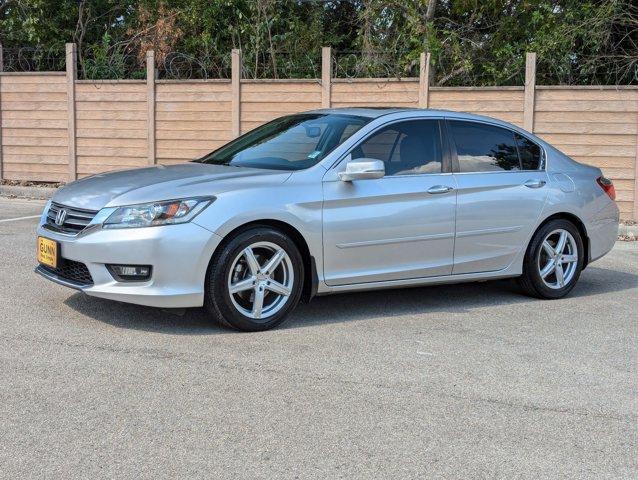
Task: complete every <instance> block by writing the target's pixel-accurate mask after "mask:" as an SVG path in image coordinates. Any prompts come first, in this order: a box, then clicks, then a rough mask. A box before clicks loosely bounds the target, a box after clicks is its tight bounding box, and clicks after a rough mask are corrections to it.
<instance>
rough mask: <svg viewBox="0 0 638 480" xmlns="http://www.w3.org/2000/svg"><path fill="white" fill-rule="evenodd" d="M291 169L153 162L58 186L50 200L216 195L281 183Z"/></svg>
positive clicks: (80, 202) (86, 205)
mask: <svg viewBox="0 0 638 480" xmlns="http://www.w3.org/2000/svg"><path fill="white" fill-rule="evenodd" d="M290 175H291V172H282V171H275V170H262V169H256V168H246V167H230V166H225V165H208V164H203V163H183V164H179V165H169V166H166V165H155V166H152V167H146V168H138V169H133V170H121V171H117V172H110V173H100V174H97V175H93V176H91V177H87V178H83V179H82V180H78V181H76V182H73V183H69V184H68V185H66V186H64V187H62V188H60V189H59V190H58V191H57V192H56V193H55V195H54V196H53V198H52V200H53V201H54V202H57V203H60V204H63V205H68V206H70V207H75V208H82V209H87V210H100V209H101V208H103V207H116V206H121V205H134V204H136V203H145V202H154V201H159V200H170V199H175V198H186V197H198V196H208V195H217V194H219V193H221V192H224V191H228V190H238V189H245V188H250V187H251V186H252V187H254V186H264V185H267V184H272V185H276V184H281V183H283V182H284V181H286V179H287V178H288V177H289V176H290Z"/></svg>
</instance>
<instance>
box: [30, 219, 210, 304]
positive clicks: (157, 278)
mask: <svg viewBox="0 0 638 480" xmlns="http://www.w3.org/2000/svg"><path fill="white" fill-rule="evenodd" d="M37 234H38V235H39V236H42V237H46V238H50V239H52V240H56V241H57V242H58V243H59V246H60V247H59V248H60V256H61V257H62V258H65V259H68V260H75V261H77V262H82V263H84V264H85V265H86V267H87V268H88V270H89V272H90V274H91V277H92V278H93V284H92V285H86V284H81V283H78V282H73V281H69V280H68V279H64V278H61V277H59V276H58V275H55V274H54V273H52V272H50V271H48V270H46V269H44V268H42V267H38V268H36V272H37V273H39V274H40V275H42V276H43V277H45V278H47V279H48V280H51V281H53V282H56V283H59V284H61V285H64V286H66V287H70V288H75V289H77V290H81V291H82V292H84V293H86V294H87V295H92V296H95V297H101V298H108V299H111V300H118V301H122V302H128V303H136V304H139V305H149V306H153V307H163V308H185V307H200V306H202V305H203V304H204V282H205V279H206V270H207V268H208V263H209V261H210V259H211V257H212V255H213V252H214V251H215V248H217V246H218V245H219V243H220V242H221V240H222V239H221V237H220V236H218V235H216V234H215V233H213V232H210V231H208V230H206V229H205V228H203V227H200V226H199V225H197V224H194V223H192V222H190V223H185V224H180V225H166V226H160V227H148V228H130V229H109V230H102V229H101V228H99V227H98V228H94V229H92V230H90V231H86V232H82V233H80V234H79V235H78V236H68V235H62V234H59V233H56V232H52V231H51V230H48V229H45V228H43V227H42V226H40V227H38V230H37ZM106 264H130V265H152V267H153V272H152V276H151V278H150V279H149V280H147V281H141V282H118V281H116V280H115V279H114V278H113V276H112V275H111V274H110V273H109V271H108V270H107V268H106Z"/></svg>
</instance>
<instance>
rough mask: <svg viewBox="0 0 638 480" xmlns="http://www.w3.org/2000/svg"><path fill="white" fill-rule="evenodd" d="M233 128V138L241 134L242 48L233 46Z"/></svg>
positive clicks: (231, 73)
mask: <svg viewBox="0 0 638 480" xmlns="http://www.w3.org/2000/svg"><path fill="white" fill-rule="evenodd" d="M230 83H231V95H232V100H231V110H232V112H231V125H232V127H231V129H232V136H233V138H237V137H239V135H241V50H239V49H238V48H233V50H232V52H231V72H230Z"/></svg>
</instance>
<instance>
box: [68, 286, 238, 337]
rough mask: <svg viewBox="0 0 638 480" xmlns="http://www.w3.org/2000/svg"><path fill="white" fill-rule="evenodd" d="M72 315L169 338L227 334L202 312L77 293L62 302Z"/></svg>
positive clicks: (227, 331)
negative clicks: (159, 334) (75, 313)
mask: <svg viewBox="0 0 638 480" xmlns="http://www.w3.org/2000/svg"><path fill="white" fill-rule="evenodd" d="M64 303H65V305H67V306H68V307H70V308H72V309H73V310H75V311H76V312H78V313H80V314H82V315H85V316H87V317H90V318H92V319H94V320H97V321H99V322H103V323H107V324H109V325H112V326H114V327H118V328H126V329H132V330H142V331H148V332H153V333H167V334H172V335H215V334H223V333H230V331H229V330H227V329H224V328H222V327H220V326H219V325H217V323H216V322H214V321H213V320H212V319H211V318H210V317H209V316H208V315H207V312H206V311H205V310H204V309H203V308H186V309H162V308H154V307H145V306H142V305H133V304H130V303H123V302H116V301H113V300H105V299H103V298H97V297H90V296H89V295H85V294H83V293H80V292H77V293H75V294H73V295H71V296H70V297H68V298H67V299H66V300H65V301H64Z"/></svg>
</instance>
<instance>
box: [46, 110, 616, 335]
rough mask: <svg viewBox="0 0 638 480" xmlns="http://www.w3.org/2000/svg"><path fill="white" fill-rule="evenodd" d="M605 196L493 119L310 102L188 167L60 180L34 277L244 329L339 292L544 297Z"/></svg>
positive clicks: (568, 267)
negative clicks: (504, 287) (480, 285)
mask: <svg viewBox="0 0 638 480" xmlns="http://www.w3.org/2000/svg"><path fill="white" fill-rule="evenodd" d="M614 197H615V191H614V186H613V184H612V182H611V181H610V180H608V179H606V178H605V177H604V176H603V175H602V173H601V171H600V170H599V169H598V168H594V167H590V166H586V165H582V164H580V163H578V162H576V161H574V160H572V159H571V158H569V157H568V156H566V155H564V154H563V153H561V152H560V151H558V150H557V149H555V148H554V147H552V146H551V145H549V144H547V143H546V142H544V141H543V140H541V139H540V138H538V137H536V136H534V135H532V134H530V133H529V132H526V131H525V130H522V129H521V128H519V127H516V126H514V125H511V124H508V123H505V122H502V121H499V120H495V119H491V118H487V117H481V116H476V115H469V114H464V113H458V112H447V111H438V110H418V109H331V110H316V111H311V112H307V113H300V114H296V115H290V116H286V117H282V118H279V119H277V120H274V121H272V122H270V123H267V124H265V125H263V126H261V127H259V128H257V129H255V130H253V131H251V132H249V133H247V134H245V135H243V136H241V137H239V138H237V139H236V140H234V141H232V142H230V143H228V144H227V145H225V146H223V147H221V148H219V149H217V150H215V151H214V152H212V153H210V154H208V155H205V156H204V157H202V158H200V159H197V160H194V161H192V162H189V163H185V164H180V165H172V166H163V165H157V166H152V167H147V168H140V169H135V170H126V171H119V172H112V173H104V174H99V175H94V176H92V177H88V178H84V179H82V180H79V181H77V182H73V183H71V184H69V185H66V186H65V187H63V188H61V189H60V190H59V191H58V192H57V193H56V194H55V196H54V197H53V198H52V200H51V201H50V202H49V203H48V204H47V206H46V208H45V210H44V212H43V214H42V218H41V220H40V224H39V227H38V230H37V235H38V262H39V265H38V267H37V268H36V271H37V272H38V273H39V274H41V275H42V276H44V277H46V278H48V279H50V280H52V281H54V282H57V283H60V284H62V285H66V286H68V287H72V288H76V289H79V290H81V291H83V292H84V293H86V294H87V295H92V296H96V297H102V298H108V299H113V300H119V301H124V302H131V303H137V304H142V305H150V306H157V307H164V308H171V307H179V308H183V307H201V306H205V307H206V308H207V309H208V311H209V312H210V314H211V316H212V317H214V318H215V319H217V320H218V321H219V322H221V323H222V324H223V325H226V326H229V327H234V328H237V329H240V330H247V331H256V330H265V329H268V328H272V327H274V326H276V325H278V324H279V323H281V322H282V321H283V320H284V319H285V317H286V316H287V315H288V314H289V313H290V312H291V310H292V309H294V308H295V306H296V305H297V303H298V302H299V300H300V299H305V300H306V301H308V300H310V299H311V298H312V297H313V296H314V295H324V294H329V293H337V292H347V291H353V290H370V289H380V288H393V287H407V286H415V285H426V284H434V283H451V282H465V281H471V280H487V279H496V278H507V277H512V278H514V277H516V278H518V281H519V284H520V286H521V289H522V290H523V291H524V292H525V293H527V294H529V295H533V296H535V297H539V298H546V299H554V298H560V297H563V296H564V295H567V294H568V293H569V292H570V291H571V290H572V288H574V285H575V284H576V282H577V280H578V277H579V276H580V274H581V271H582V270H583V269H584V268H585V267H586V266H587V265H588V264H589V263H591V262H592V261H594V260H596V259H597V258H600V257H601V256H603V255H604V254H605V253H607V252H608V251H609V250H610V249H611V248H612V246H613V244H614V241H615V239H616V234H617V229H618V217H619V213H618V208H617V207H616V204H615V202H614Z"/></svg>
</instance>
